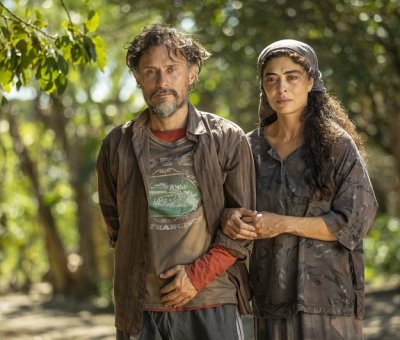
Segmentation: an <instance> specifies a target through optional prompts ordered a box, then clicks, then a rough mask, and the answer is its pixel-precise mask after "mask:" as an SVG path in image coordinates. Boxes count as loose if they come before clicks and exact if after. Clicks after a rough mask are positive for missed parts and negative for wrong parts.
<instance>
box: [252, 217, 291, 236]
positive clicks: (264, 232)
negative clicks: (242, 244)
mask: <svg viewBox="0 0 400 340" xmlns="http://www.w3.org/2000/svg"><path fill="white" fill-rule="evenodd" d="M260 215H262V217H261V218H260V220H261V222H259V223H257V224H256V225H255V228H254V229H255V232H256V234H257V237H256V238H257V239H263V238H271V237H275V236H278V235H279V234H282V233H283V232H285V231H284V218H285V216H282V215H277V214H273V213H269V212H263V213H262V214H260Z"/></svg>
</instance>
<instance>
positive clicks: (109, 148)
mask: <svg viewBox="0 0 400 340" xmlns="http://www.w3.org/2000/svg"><path fill="white" fill-rule="evenodd" d="M148 119H149V112H148V110H145V111H144V112H142V113H141V114H140V115H139V117H138V118H137V119H136V120H132V121H130V122H127V123H125V124H123V125H121V126H118V127H116V128H114V129H113V130H112V131H111V132H110V133H109V134H108V135H107V137H106V138H105V139H104V141H103V143H102V145H101V149H100V153H99V156H98V160H97V173H98V190H99V200H100V208H101V211H102V213H103V216H104V219H105V222H106V224H107V230H108V234H109V238H110V245H111V247H113V248H115V273H114V304H115V317H116V318H115V325H116V327H117V328H118V329H120V330H122V331H123V332H125V333H139V331H140V325H141V320H142V313H143V297H144V292H145V276H146V275H145V274H146V270H147V265H148V193H149V190H148V183H149V177H148V174H149V130H148V127H147V123H148ZM186 136H187V138H188V139H189V140H191V141H193V142H194V144H195V145H194V161H193V162H194V169H195V173H196V176H197V180H198V183H199V188H200V191H201V196H202V203H203V206H204V209H205V215H206V220H207V227H208V231H209V232H210V234H211V235H212V236H213V240H214V243H216V244H220V245H223V246H224V247H226V248H227V249H229V250H230V251H231V252H232V253H233V254H234V255H235V256H237V257H238V258H239V261H237V262H236V263H235V264H234V265H233V266H232V267H231V268H230V269H229V270H228V272H229V274H230V279H231V280H232V282H234V284H235V286H237V287H238V292H237V298H238V304H239V310H240V311H241V312H242V313H243V314H246V313H249V312H250V307H249V299H250V292H249V285H248V281H247V275H246V274H247V272H246V268H245V264H244V260H246V259H247V258H248V257H249V255H250V251H251V247H252V243H251V242H249V241H235V240H232V239H230V238H228V237H226V236H225V235H223V234H222V231H221V228H220V221H219V219H220V215H221V213H222V211H223V209H224V208H226V207H228V208H238V207H246V208H248V209H253V210H254V209H255V176H254V163H253V158H252V155H251V150H250V147H249V144H248V141H247V138H246V136H245V134H244V132H243V131H242V130H241V129H240V128H239V127H238V126H237V125H236V124H234V123H232V122H229V121H227V120H225V119H223V118H221V117H218V116H216V115H214V114H211V113H206V112H201V111H198V110H197V109H196V108H195V107H193V106H192V105H190V104H189V118H188V125H187V132H186ZM177 264H180V263H177Z"/></svg>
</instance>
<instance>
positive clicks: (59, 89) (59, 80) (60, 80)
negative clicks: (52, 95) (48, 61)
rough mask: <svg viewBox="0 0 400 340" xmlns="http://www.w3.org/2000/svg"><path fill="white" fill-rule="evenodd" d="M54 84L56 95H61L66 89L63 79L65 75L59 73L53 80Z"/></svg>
mask: <svg viewBox="0 0 400 340" xmlns="http://www.w3.org/2000/svg"><path fill="white" fill-rule="evenodd" d="M55 84H56V88H57V93H58V94H59V95H62V94H63V93H64V91H65V89H66V88H67V78H66V77H65V75H64V74H62V73H60V74H59V75H58V77H57V78H56V80H55Z"/></svg>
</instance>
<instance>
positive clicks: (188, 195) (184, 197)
mask: <svg viewBox="0 0 400 340" xmlns="http://www.w3.org/2000/svg"><path fill="white" fill-rule="evenodd" d="M149 188H150V202H149V203H150V209H149V215H150V216H151V217H161V216H169V217H174V216H184V215H186V214H188V213H189V212H191V211H193V210H195V209H196V207H197V205H198V204H199V202H200V193H199V190H198V189H197V187H196V184H195V183H194V182H193V181H192V180H190V179H189V178H186V177H185V176H184V175H183V174H182V173H181V172H179V171H177V170H176V169H174V168H167V169H163V170H159V171H158V172H157V173H154V174H153V175H152V176H151V178H150V186H149Z"/></svg>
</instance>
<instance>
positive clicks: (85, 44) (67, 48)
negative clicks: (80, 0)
mask: <svg viewBox="0 0 400 340" xmlns="http://www.w3.org/2000/svg"><path fill="white" fill-rule="evenodd" d="M61 3H62V4H63V7H64V9H65V11H66V14H67V15H68V18H69V20H68V21H64V22H62V23H61V25H60V31H59V32H57V33H53V34H49V33H47V32H46V31H45V28H46V27H47V26H48V24H47V22H46V21H45V20H44V18H43V15H42V12H41V10H40V9H39V8H34V9H31V8H30V7H27V8H26V11H25V18H21V17H20V16H18V15H16V14H15V13H13V12H12V11H11V10H9V9H8V8H7V7H6V6H5V5H4V4H2V3H0V53H1V55H2V56H4V57H5V58H3V59H1V61H0V88H2V89H4V90H5V91H6V92H9V91H10V90H11V88H12V87H13V86H14V85H15V87H16V88H17V90H18V89H20V88H21V86H23V85H28V84H29V80H30V78H31V76H32V75H33V77H34V78H35V79H36V80H37V81H38V83H39V88H40V89H41V90H44V91H46V92H48V93H52V92H54V91H55V90H57V92H58V94H62V93H63V92H64V91H65V88H66V86H67V77H68V70H69V64H72V65H83V66H85V65H88V64H90V63H91V62H96V63H97V65H98V66H99V67H100V68H101V69H103V68H104V66H105V54H104V53H105V52H104V43H103V40H102V38H101V37H100V36H98V35H96V34H95V31H96V29H97V27H98V25H99V15H98V13H97V12H96V11H94V10H91V11H89V13H88V15H87V18H86V19H85V20H84V22H83V23H82V25H81V26H82V27H81V28H79V27H78V26H77V25H74V24H73V23H72V20H71V17H70V16H69V12H68V10H67V9H66V7H65V6H64V3H63V1H62V0H61ZM28 18H29V19H28Z"/></svg>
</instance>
